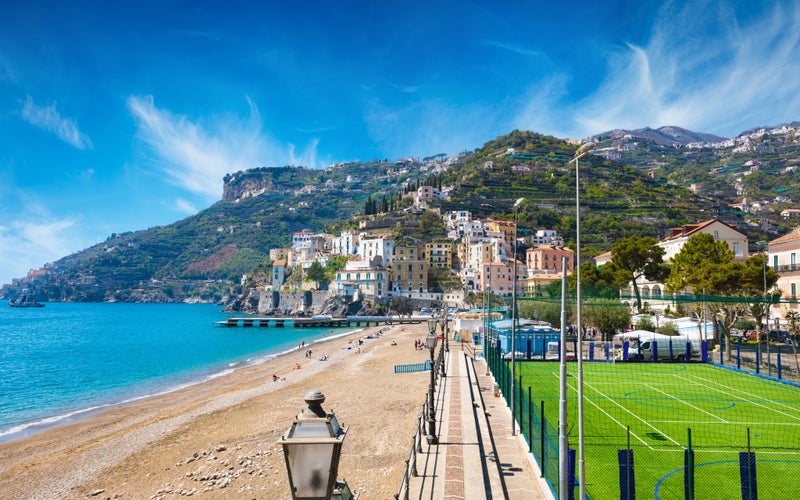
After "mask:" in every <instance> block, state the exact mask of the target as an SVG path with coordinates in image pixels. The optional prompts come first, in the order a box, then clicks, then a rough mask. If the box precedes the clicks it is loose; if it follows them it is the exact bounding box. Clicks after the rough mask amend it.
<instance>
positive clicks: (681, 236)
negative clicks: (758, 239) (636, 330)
mask: <svg viewBox="0 0 800 500" xmlns="http://www.w3.org/2000/svg"><path fill="white" fill-rule="evenodd" d="M698 234H710V235H711V236H713V237H714V240H715V241H723V242H725V243H726V244H727V245H728V247H729V248H730V249H731V251H732V252H733V260H734V261H738V262H744V260H745V259H746V258H747V257H748V255H749V254H748V250H747V236H746V235H745V234H744V233H741V232H739V231H738V230H737V229H736V228H734V227H733V226H731V225H729V224H727V223H725V222H722V221H721V220H719V219H711V220H707V221H704V222H700V223H697V224H687V225H685V226H681V227H676V228H673V229H671V230H670V232H669V234H668V235H667V237H666V238H664V239H663V240H661V241H659V242H658V243H657V245H658V246H660V247H661V248H663V249H664V260H665V261H670V260H672V258H673V257H675V256H676V255H677V254H678V253H680V251H681V249H682V248H683V245H685V244H686V242H687V241H689V238H691V237H692V236H695V235H698ZM636 284H637V286H638V288H639V292H640V294H641V297H642V300H643V302H642V305H643V306H644V307H653V306H655V304H654V303H653V301H659V305H658V306H657V307H658V308H662V307H667V306H668V305H669V303H668V301H663V297H664V292H665V288H666V286H665V285H664V284H663V283H655V282H651V281H648V280H646V279H644V278H643V277H642V278H639V279H638V280H637V281H636ZM626 292H627V294H628V295H630V296H633V295H634V290H633V284H631V286H630V288H629V289H628V290H627V291H626Z"/></svg>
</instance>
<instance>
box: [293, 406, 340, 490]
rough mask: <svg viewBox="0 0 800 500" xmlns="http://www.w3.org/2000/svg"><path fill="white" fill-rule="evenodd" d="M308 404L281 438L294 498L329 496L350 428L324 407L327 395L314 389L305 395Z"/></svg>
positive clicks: (334, 483) (335, 483) (335, 482)
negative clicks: (343, 425) (345, 437)
mask: <svg viewBox="0 0 800 500" xmlns="http://www.w3.org/2000/svg"><path fill="white" fill-rule="evenodd" d="M303 399H304V400H305V402H306V404H307V405H308V408H306V409H305V410H303V411H302V412H301V413H300V414H299V415H297V416H296V417H295V419H294V423H293V424H292V427H291V428H290V429H289V430H288V431H287V432H286V434H285V435H284V436H283V437H282V438H281V445H282V447H283V454H284V457H285V459H286V469H287V470H288V471H289V486H290V487H291V489H292V498H293V499H295V500H312V499H313V500H317V499H319V500H328V499H330V498H331V494H332V493H333V488H334V486H336V485H337V481H336V474H337V471H338V469H339V458H340V456H341V453H342V442H343V441H344V436H345V434H347V428H346V427H344V428H343V427H341V426H340V425H339V422H338V420H336V416H335V415H334V414H333V413H332V412H331V413H326V412H325V410H323V409H322V403H324V402H325V395H324V394H322V392H320V391H312V392H309V393H308V394H306V395H305V397H304V398H303Z"/></svg>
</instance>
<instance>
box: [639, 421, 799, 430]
mask: <svg viewBox="0 0 800 500" xmlns="http://www.w3.org/2000/svg"><path fill="white" fill-rule="evenodd" d="M651 422H653V423H656V424H692V425H719V424H716V423H714V422H698V421H697V420H651ZM727 423H728V424H729V425H745V426H748V427H756V428H758V427H759V426H765V425H766V426H769V427H773V426H785V427H800V423H789V422H768V423H767V422H727Z"/></svg>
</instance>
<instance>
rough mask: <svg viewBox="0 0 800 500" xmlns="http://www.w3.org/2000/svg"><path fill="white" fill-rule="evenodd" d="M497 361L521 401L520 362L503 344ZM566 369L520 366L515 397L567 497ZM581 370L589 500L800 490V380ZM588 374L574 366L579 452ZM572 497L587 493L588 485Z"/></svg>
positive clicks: (548, 474) (600, 367)
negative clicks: (563, 472) (561, 433)
mask: <svg viewBox="0 0 800 500" xmlns="http://www.w3.org/2000/svg"><path fill="white" fill-rule="evenodd" d="M486 359H487V363H488V364H489V366H490V369H491V370H492V372H493V374H494V376H495V379H496V381H497V383H498V384H499V386H500V389H501V391H502V393H503V396H504V397H505V398H506V401H509V402H510V397H512V394H511V383H510V381H511V361H510V360H507V359H503V357H502V355H501V353H500V352H499V349H498V347H497V346H496V345H493V346H491V348H489V349H487V352H486ZM559 365H560V363H559V362H558V361H557V360H555V361H519V360H518V361H516V365H515V370H514V371H515V373H516V375H517V380H516V383H515V384H514V386H515V388H514V394H513V397H514V398H515V400H514V408H515V413H516V414H517V421H518V422H519V426H520V432H521V433H522V434H523V435H524V436H525V439H526V440H527V442H528V444H529V446H530V451H531V453H532V454H533V456H534V457H535V459H536V461H537V463H538V464H539V467H540V468H541V470H542V474H543V476H544V478H545V479H546V480H547V482H548V483H549V485H550V487H551V489H552V490H553V493H554V494H555V495H556V496H557V494H558V491H557V490H558V477H559V471H558V464H559V460H558V431H557V429H558V418H559V408H558V406H559V389H560V384H561V380H560V374H559V368H560V366H559ZM582 367H583V373H582V374H581V375H582V377H581V378H582V380H583V394H584V453H585V470H586V474H585V479H586V485H585V487H586V493H587V498H593V499H608V498H614V499H616V498H621V499H634V498H648V499H649V498H661V499H664V498H670V499H672V498H697V499H725V500H728V499H737V498H742V499H747V500H750V499H752V500H755V499H756V498H759V499H761V500H764V499H784V498H793V497H795V496H797V492H800V387H798V386H797V385H796V384H792V383H786V382H782V381H779V380H777V379H775V378H771V377H766V376H760V375H754V374H751V373H747V372H745V371H744V370H737V369H735V368H733V369H731V368H725V367H721V366H716V365H714V364H710V363H702V362H658V363H656V362H616V363H606V362H588V361H584V362H583V363H582ZM577 368H578V367H577V363H576V362H575V361H569V362H568V363H567V371H568V376H567V380H566V382H565V384H566V387H567V394H568V398H567V406H568V409H567V414H568V418H567V428H568V441H569V446H570V448H571V449H577V448H578V415H577V390H578V378H579V377H578V373H577V372H578V369H577ZM775 369H777V367H775ZM571 493H572V495H574V497H578V486H577V485H576V486H575V487H574V490H573V491H572V492H571ZM571 498H572V497H571Z"/></svg>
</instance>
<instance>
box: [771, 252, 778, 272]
mask: <svg viewBox="0 0 800 500" xmlns="http://www.w3.org/2000/svg"><path fill="white" fill-rule="evenodd" d="M772 267H773V268H774V269H777V268H778V256H777V255H773V256H772Z"/></svg>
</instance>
